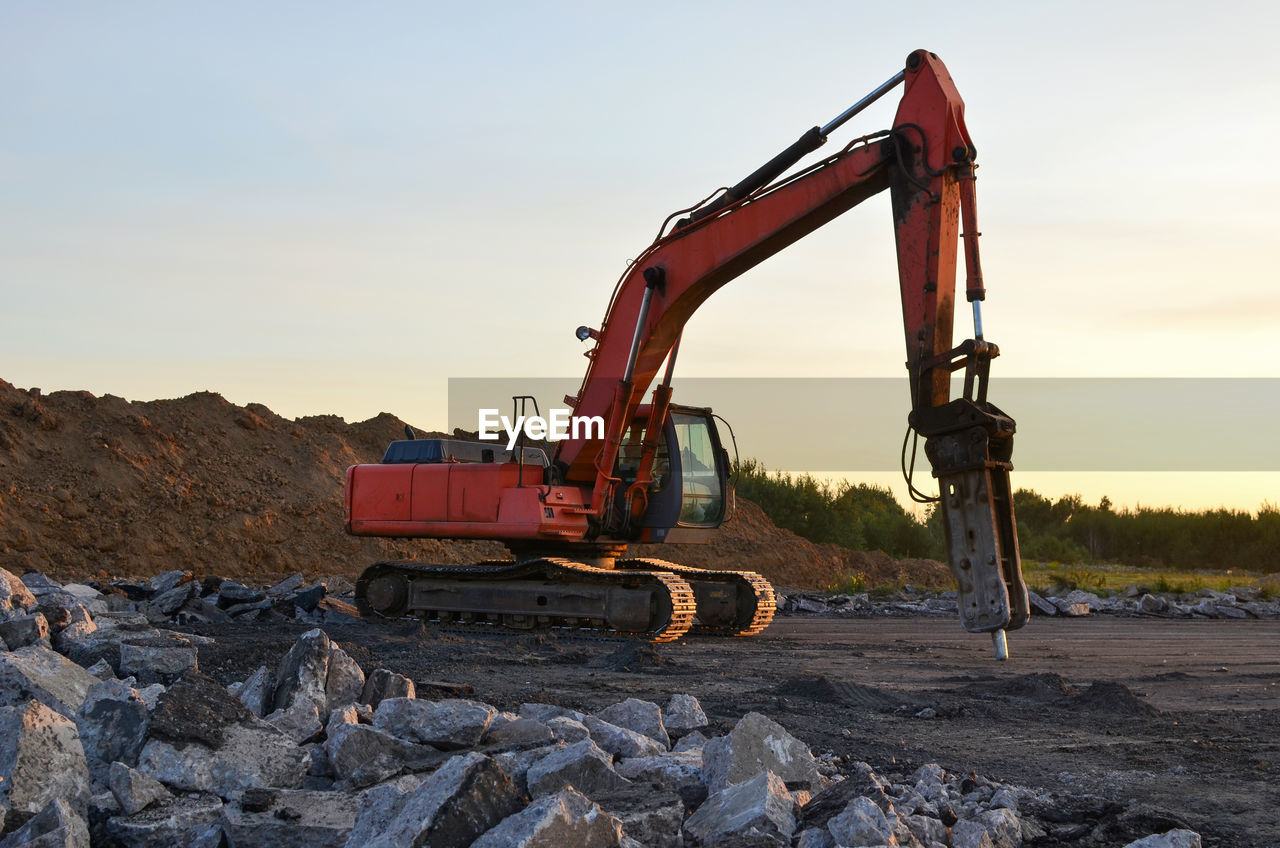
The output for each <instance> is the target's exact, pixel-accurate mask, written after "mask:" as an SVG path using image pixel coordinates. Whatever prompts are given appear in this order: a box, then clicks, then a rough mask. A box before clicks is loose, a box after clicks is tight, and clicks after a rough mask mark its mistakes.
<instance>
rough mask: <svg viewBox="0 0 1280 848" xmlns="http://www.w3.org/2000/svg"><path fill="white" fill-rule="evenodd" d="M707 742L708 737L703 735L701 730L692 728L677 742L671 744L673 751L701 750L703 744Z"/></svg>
mask: <svg viewBox="0 0 1280 848" xmlns="http://www.w3.org/2000/svg"><path fill="white" fill-rule="evenodd" d="M706 744H707V737H705V736H703V735H702V731H701V730H692V731H690V732H688V733H686V734H685V735H684V736H681V737H680V739H679V741H677V742H676V744H674V745H672V746H671V750H672V751H673V752H676V753H679V752H681V751H701V750H702V746H703V745H706Z"/></svg>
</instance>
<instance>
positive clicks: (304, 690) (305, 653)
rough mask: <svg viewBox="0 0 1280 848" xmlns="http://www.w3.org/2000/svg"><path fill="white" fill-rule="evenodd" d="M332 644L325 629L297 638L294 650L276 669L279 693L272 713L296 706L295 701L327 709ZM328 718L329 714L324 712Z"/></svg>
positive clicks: (276, 695)
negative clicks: (326, 684) (326, 693)
mask: <svg viewBox="0 0 1280 848" xmlns="http://www.w3.org/2000/svg"><path fill="white" fill-rule="evenodd" d="M331 650H332V643H331V642H330V641H329V636H328V634H326V633H325V632H324V631H323V630H320V629H319V628H316V629H315V630H308V631H307V632H306V633H303V634H302V635H301V636H299V637H298V641H296V642H294V643H293V647H291V648H290V649H289V652H288V653H287V654H285V655H284V657H283V658H282V659H281V660H280V666H279V667H278V668H277V669H276V691H275V698H274V699H273V701H272V710H282V709H287V708H288V707H291V706H293V704H294V702H295V701H298V700H307V701H310V702H312V703H314V704H315V705H316V708H317V710H324V705H325V703H326V695H325V681H326V680H327V678H328V676H329V655H330V653H331ZM324 712H325V715H328V711H327V710H325V711H324Z"/></svg>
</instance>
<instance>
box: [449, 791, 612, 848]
mask: <svg viewBox="0 0 1280 848" xmlns="http://www.w3.org/2000/svg"><path fill="white" fill-rule="evenodd" d="M621 840H622V823H621V822H620V821H619V820H618V819H616V818H614V817H613V816H611V815H609V814H608V813H606V812H604V811H602V810H601V809H600V807H599V806H598V805H597V804H595V803H594V802H593V801H592V800H591V799H590V798H588V797H587V796H585V795H583V794H582V793H580V792H577V791H576V790H574V789H573V788H572V787H566V788H564V789H562V790H560V791H559V792H557V793H556V794H554V795H548V796H546V797H543V798H540V799H538V800H537V801H534V802H533V803H532V804H530V805H529V806H527V807H525V809H523V810H522V811H520V812H519V813H516V814H514V815H512V816H509V817H508V818H506V819H505V820H504V821H502V823H501V824H498V825H497V826H496V827H494V828H493V829H491V830H489V831H488V832H487V833H485V834H484V835H483V836H481V837H480V838H479V839H477V840H476V841H475V842H474V843H472V844H473V848H565V846H569V845H574V846H583V848H612V846H615V845H618V844H619V843H620V842H621Z"/></svg>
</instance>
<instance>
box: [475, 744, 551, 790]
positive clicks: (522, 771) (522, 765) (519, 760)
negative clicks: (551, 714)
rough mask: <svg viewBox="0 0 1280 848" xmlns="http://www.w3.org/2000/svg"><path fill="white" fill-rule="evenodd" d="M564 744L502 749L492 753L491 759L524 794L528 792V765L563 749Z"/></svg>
mask: <svg viewBox="0 0 1280 848" xmlns="http://www.w3.org/2000/svg"><path fill="white" fill-rule="evenodd" d="M563 748H564V745H562V744H559V743H556V744H552V745H545V746H543V747H541V748H526V749H524V750H515V751H503V752H501V753H497V754H493V755H492V756H493V761H494V762H495V763H497V764H498V765H499V766H500V767H501V768H502V770H503V771H505V772H506V773H507V775H508V776H509V777H510V778H511V781H512V782H513V783H515V785H516V788H517V789H519V790H520V791H521V792H524V793H525V794H528V793H529V767H530V766H532V765H533V764H534V763H536V762H538V761H539V760H541V759H543V758H544V757H547V756H549V755H551V754H554V753H555V752H556V751H560V750H563Z"/></svg>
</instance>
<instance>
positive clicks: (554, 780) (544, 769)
mask: <svg viewBox="0 0 1280 848" xmlns="http://www.w3.org/2000/svg"><path fill="white" fill-rule="evenodd" d="M526 781H527V783H528V786H529V794H530V795H533V796H534V797H535V798H538V797H541V796H543V795H550V794H553V793H556V792H559V791H560V790H561V789H563V788H564V787H566V786H569V785H572V786H575V787H577V788H578V789H579V790H581V791H583V792H585V793H587V794H588V795H593V794H595V793H597V792H601V791H606V792H607V791H612V790H616V789H621V788H622V787H624V786H626V785H627V781H626V780H625V779H624V778H622V777H621V776H620V775H619V774H618V773H617V772H616V771H614V769H613V758H612V757H610V756H609V755H608V754H606V753H605V752H604V751H602V750H600V749H599V748H598V747H596V744H595V743H594V742H592V741H591V740H589V739H588V740H584V741H582V742H575V743H574V744H572V745H566V746H565V747H563V748H559V749H557V750H555V751H553V752H552V753H550V754H548V755H547V756H545V757H543V758H542V759H540V760H538V761H537V762H536V763H534V764H533V765H531V766H529V770H528V772H527V774H526Z"/></svg>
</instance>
